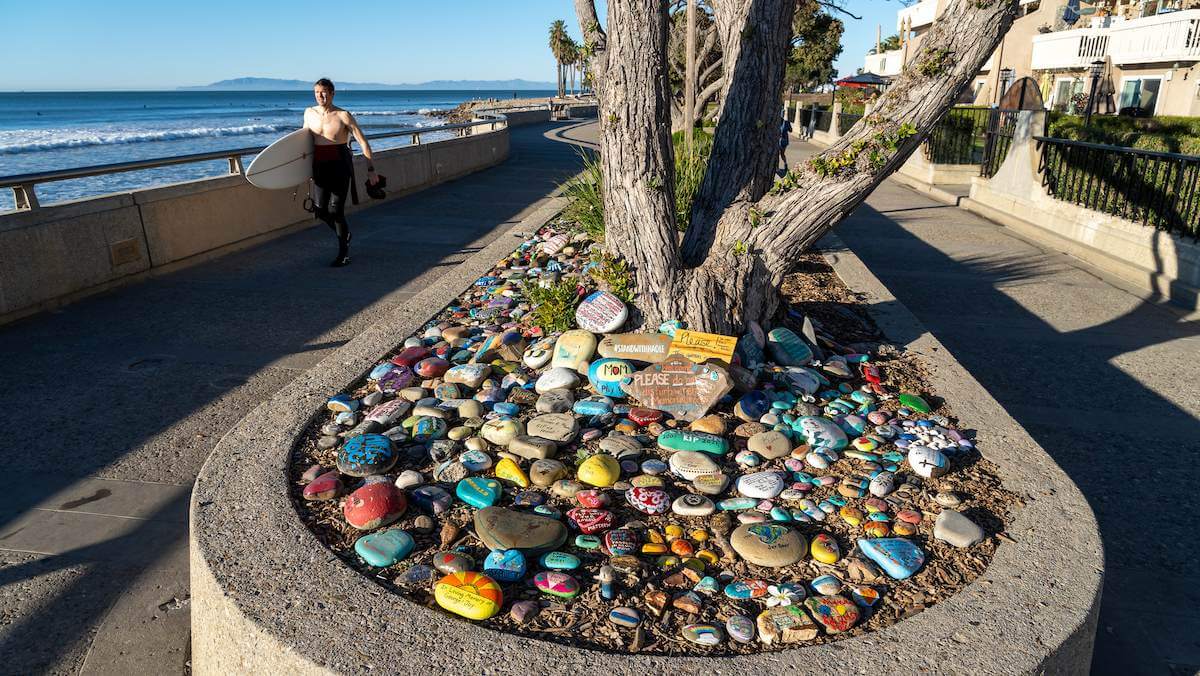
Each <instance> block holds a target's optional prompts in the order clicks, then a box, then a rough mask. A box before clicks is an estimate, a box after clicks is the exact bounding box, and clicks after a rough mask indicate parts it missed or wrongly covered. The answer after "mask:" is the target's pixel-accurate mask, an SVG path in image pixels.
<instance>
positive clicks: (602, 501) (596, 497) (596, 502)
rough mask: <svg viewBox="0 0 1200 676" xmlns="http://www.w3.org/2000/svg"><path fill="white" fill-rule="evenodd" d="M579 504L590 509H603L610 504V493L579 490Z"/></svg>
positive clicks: (576, 495) (576, 496)
mask: <svg viewBox="0 0 1200 676" xmlns="http://www.w3.org/2000/svg"><path fill="white" fill-rule="evenodd" d="M575 499H576V500H578V501H579V504H580V505H582V506H583V507H587V508H589V509H603V508H605V507H607V506H608V502H609V497H608V493H605V492H604V491H597V490H586V491H579V492H578V493H576V494H575Z"/></svg>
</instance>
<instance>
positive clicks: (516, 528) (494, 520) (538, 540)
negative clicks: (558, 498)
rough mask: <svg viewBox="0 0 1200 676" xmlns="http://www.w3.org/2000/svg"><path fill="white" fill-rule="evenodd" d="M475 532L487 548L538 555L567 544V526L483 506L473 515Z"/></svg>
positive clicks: (525, 514)
mask: <svg viewBox="0 0 1200 676" xmlns="http://www.w3.org/2000/svg"><path fill="white" fill-rule="evenodd" d="M474 524H475V533H476V535H478V536H479V539H480V540H482V541H483V544H484V545H485V546H486V547H488V549H520V550H521V551H522V552H524V553H541V552H547V551H550V550H554V549H558V548H559V547H561V546H562V545H563V543H565V542H566V541H567V527H566V526H564V525H563V524H562V523H561V522H559V521H555V520H554V519H548V518H546V517H544V516H538V515H536V514H529V513H526V512H516V511H513V510H510V509H505V508H503V507H487V508H484V509H481V510H479V511H478V512H475V518H474Z"/></svg>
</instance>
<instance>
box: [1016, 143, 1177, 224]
mask: <svg viewBox="0 0 1200 676" xmlns="http://www.w3.org/2000/svg"><path fill="white" fill-rule="evenodd" d="M1034 139H1035V140H1036V141H1037V142H1038V146H1039V147H1040V148H1041V153H1042V155H1041V170H1042V184H1043V185H1045V186H1046V190H1047V191H1048V192H1049V193H1050V194H1051V195H1053V196H1054V197H1056V198H1058V199H1060V200H1063V201H1066V202H1073V203H1075V204H1078V205H1080V206H1082V207H1085V208H1087V209H1092V210H1094V211H1100V212H1103V213H1106V214H1111V215H1113V216H1117V217H1119V218H1123V219H1125V220H1129V221H1134V222H1136V223H1142V224H1143V225H1149V226H1153V227H1155V228H1158V229H1160V230H1167V231H1170V232H1174V233H1176V234H1180V235H1186V236H1189V237H1192V238H1194V239H1200V194H1198V193H1200V157H1197V156H1194V155H1179V154H1176V153H1161V152H1154V151H1151V150H1137V149H1134V148H1120V147H1117V146H1105V145H1099V144H1096V143H1084V142H1082V141H1067V140H1064V139H1057V138H1046V137H1044V136H1035V137H1034Z"/></svg>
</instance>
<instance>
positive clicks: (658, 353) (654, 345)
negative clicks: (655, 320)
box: [597, 333, 671, 364]
mask: <svg viewBox="0 0 1200 676" xmlns="http://www.w3.org/2000/svg"><path fill="white" fill-rule="evenodd" d="M670 348H671V336H668V335H666V334H663V333H619V334H615V335H610V336H605V337H604V339H603V340H601V341H600V344H599V345H598V346H597V352H599V354H600V356H601V357H606V358H610V359H628V360H629V361H638V362H648V363H651V364H657V363H658V362H660V361H662V360H664V359H666V358H667V351H668V350H669V349H670Z"/></svg>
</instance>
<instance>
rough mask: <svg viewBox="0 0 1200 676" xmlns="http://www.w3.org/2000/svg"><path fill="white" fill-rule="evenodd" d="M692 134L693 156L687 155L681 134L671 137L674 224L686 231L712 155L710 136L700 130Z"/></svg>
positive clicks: (677, 133) (679, 132)
mask: <svg viewBox="0 0 1200 676" xmlns="http://www.w3.org/2000/svg"><path fill="white" fill-rule="evenodd" d="M692 134H693V136H692V138H693V141H694V143H695V153H694V155H693V156H689V155H688V152H687V147H686V145H685V141H684V138H683V132H681V131H677V132H675V133H674V134H673V135H672V137H671V141H672V143H673V145H674V146H675V224H676V226H677V227H678V228H679V229H680V230H687V227H688V224H689V223H690V222H691V220H692V202H693V201H695V199H696V193H697V192H698V191H699V190H700V182H701V181H702V180H704V170H705V169H706V168H707V167H708V156H709V155H711V154H712V134H709V133H708V132H706V131H702V130H700V129H695V130H693V132H692Z"/></svg>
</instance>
